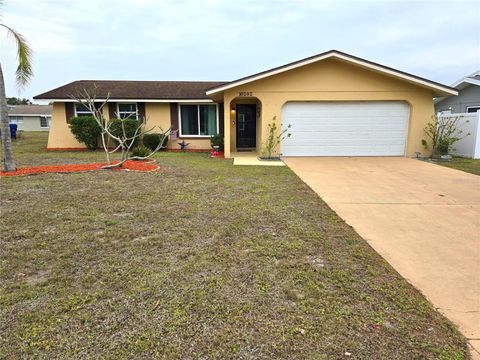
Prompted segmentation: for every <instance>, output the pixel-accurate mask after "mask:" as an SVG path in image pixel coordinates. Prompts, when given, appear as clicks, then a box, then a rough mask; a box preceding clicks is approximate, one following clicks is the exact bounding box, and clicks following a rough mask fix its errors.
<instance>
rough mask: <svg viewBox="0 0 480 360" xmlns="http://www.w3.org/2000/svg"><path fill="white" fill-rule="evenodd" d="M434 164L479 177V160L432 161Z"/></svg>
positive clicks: (461, 158) (458, 158)
mask: <svg viewBox="0 0 480 360" xmlns="http://www.w3.org/2000/svg"><path fill="white" fill-rule="evenodd" d="M432 162H433V163H434V164H438V165H442V166H446V167H449V168H452V169H457V170H461V171H465V172H468V173H471V174H475V175H480V159H468V158H463V157H454V158H452V160H450V161H432Z"/></svg>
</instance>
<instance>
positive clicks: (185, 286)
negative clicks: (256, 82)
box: [0, 133, 468, 359]
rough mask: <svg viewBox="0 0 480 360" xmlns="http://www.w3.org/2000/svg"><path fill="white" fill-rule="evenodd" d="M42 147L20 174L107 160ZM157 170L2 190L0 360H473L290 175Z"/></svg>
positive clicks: (32, 181) (21, 155)
mask: <svg viewBox="0 0 480 360" xmlns="http://www.w3.org/2000/svg"><path fill="white" fill-rule="evenodd" d="M45 141H46V139H45V135H43V134H29V133H27V134H25V136H24V139H22V140H21V141H17V142H16V143H15V154H16V157H17V160H18V165H19V166H26V165H39V164H52V163H63V162H85V161H99V160H102V159H101V157H102V154H101V153H87V152H84V153H81V152H43V151H42V147H44V146H45ZM157 159H158V162H159V163H160V164H161V166H162V171H161V172H160V173H135V172H109V171H96V172H88V173H78V174H45V175H37V176H28V177H17V178H2V179H0V181H1V189H2V191H1V203H0V204H1V209H2V216H1V218H0V230H1V234H2V237H1V240H0V246H1V249H2V251H1V252H0V316H1V319H2V321H0V334H1V336H0V357H3V358H31V357H35V358H36V357H42V358H57V357H60V358H82V359H83V358H98V357H100V358H152V357H158V358H169V359H170V358H264V359H273V358H288V359H305V358H316V359H330V358H332V359H333V358H335V359H337V358H344V357H347V355H345V354H346V353H350V354H351V356H349V358H352V359H369V358H375V359H415V358H422V359H464V358H468V355H467V347H466V341H465V339H464V338H463V336H462V335H461V334H460V333H459V332H458V330H457V329H456V328H455V327H454V326H453V325H452V324H451V323H450V322H449V321H448V320H447V319H445V318H444V317H443V316H442V315H440V314H439V313H438V312H437V311H435V310H434V309H433V308H432V305H431V304H430V303H429V302H428V301H427V300H426V299H425V298H424V297H423V296H422V295H421V294H420V293H419V291H417V290H416V289H414V288H413V287H412V286H410V285H409V284H408V283H407V282H406V281H405V280H404V279H403V278H402V277H401V276H400V275H399V274H398V273H396V272H395V271H394V270H393V269H392V268H391V267H390V266H389V265H388V263H386V262H385V261H384V260H383V259H382V258H381V257H380V256H379V255H378V254H377V253H376V252H375V251H373V250H372V249H371V248H370V247H369V246H368V244H367V243H366V242H365V241H364V240H363V239H362V238H360V237H359V236H358V235H357V234H356V233H355V232H354V231H353V229H352V228H351V227H349V226H348V225H346V224H345V223H344V222H343V221H342V220H341V219H340V218H339V217H338V216H337V215H336V214H335V213H334V212H333V211H332V210H331V209H330V208H329V207H328V206H327V205H326V204H325V203H324V202H323V201H322V200H321V199H319V198H318V197H317V196H316V195H315V194H314V193H313V192H312V191H311V190H310V189H309V188H308V187H307V186H306V185H305V184H304V183H302V182H301V181H300V180H299V178H298V177H296V176H295V175H294V174H293V173H292V172H291V171H290V170H289V169H288V168H286V167H240V166H235V167H234V166H232V161H231V160H228V159H227V160H220V159H209V158H208V157H207V156H206V155H205V154H184V153H162V154H159V155H158V157H157Z"/></svg>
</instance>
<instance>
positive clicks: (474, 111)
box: [435, 70, 480, 159]
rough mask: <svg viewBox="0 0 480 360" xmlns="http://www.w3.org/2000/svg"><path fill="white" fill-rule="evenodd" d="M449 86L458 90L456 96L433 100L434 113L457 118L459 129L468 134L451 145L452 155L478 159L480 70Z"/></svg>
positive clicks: (479, 155)
mask: <svg viewBox="0 0 480 360" xmlns="http://www.w3.org/2000/svg"><path fill="white" fill-rule="evenodd" d="M451 86H452V87H454V88H456V89H458V96H450V97H448V98H437V99H435V111H436V112H437V113H438V114H439V115H440V116H443V117H459V120H458V127H459V129H461V130H463V135H465V134H470V135H468V136H466V137H464V138H463V139H462V140H460V141H458V142H456V143H455V144H454V145H453V147H454V148H455V151H453V154H454V155H459V156H465V157H471V158H474V159H480V70H479V71H476V72H474V73H473V74H470V75H468V76H465V77H464V78H463V79H460V80H458V81H457V82H455V83H453V84H452V85H451Z"/></svg>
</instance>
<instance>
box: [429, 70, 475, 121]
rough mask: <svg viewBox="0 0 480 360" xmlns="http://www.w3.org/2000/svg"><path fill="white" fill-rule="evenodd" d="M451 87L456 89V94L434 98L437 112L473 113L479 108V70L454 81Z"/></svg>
mask: <svg viewBox="0 0 480 360" xmlns="http://www.w3.org/2000/svg"><path fill="white" fill-rule="evenodd" d="M451 87H453V88H455V89H457V90H458V96H457V97H440V98H436V99H435V111H436V112H437V113H439V112H451V113H456V114H458V113H475V112H477V111H479V110H480V70H478V71H475V72H474V73H473V74H470V75H468V76H465V77H464V78H462V79H460V80H458V81H455V82H454V83H453V84H452V85H451Z"/></svg>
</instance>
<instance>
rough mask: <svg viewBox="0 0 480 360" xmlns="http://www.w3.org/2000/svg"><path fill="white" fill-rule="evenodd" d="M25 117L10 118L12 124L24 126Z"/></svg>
mask: <svg viewBox="0 0 480 360" xmlns="http://www.w3.org/2000/svg"><path fill="white" fill-rule="evenodd" d="M22 123H23V116H10V124H22Z"/></svg>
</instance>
